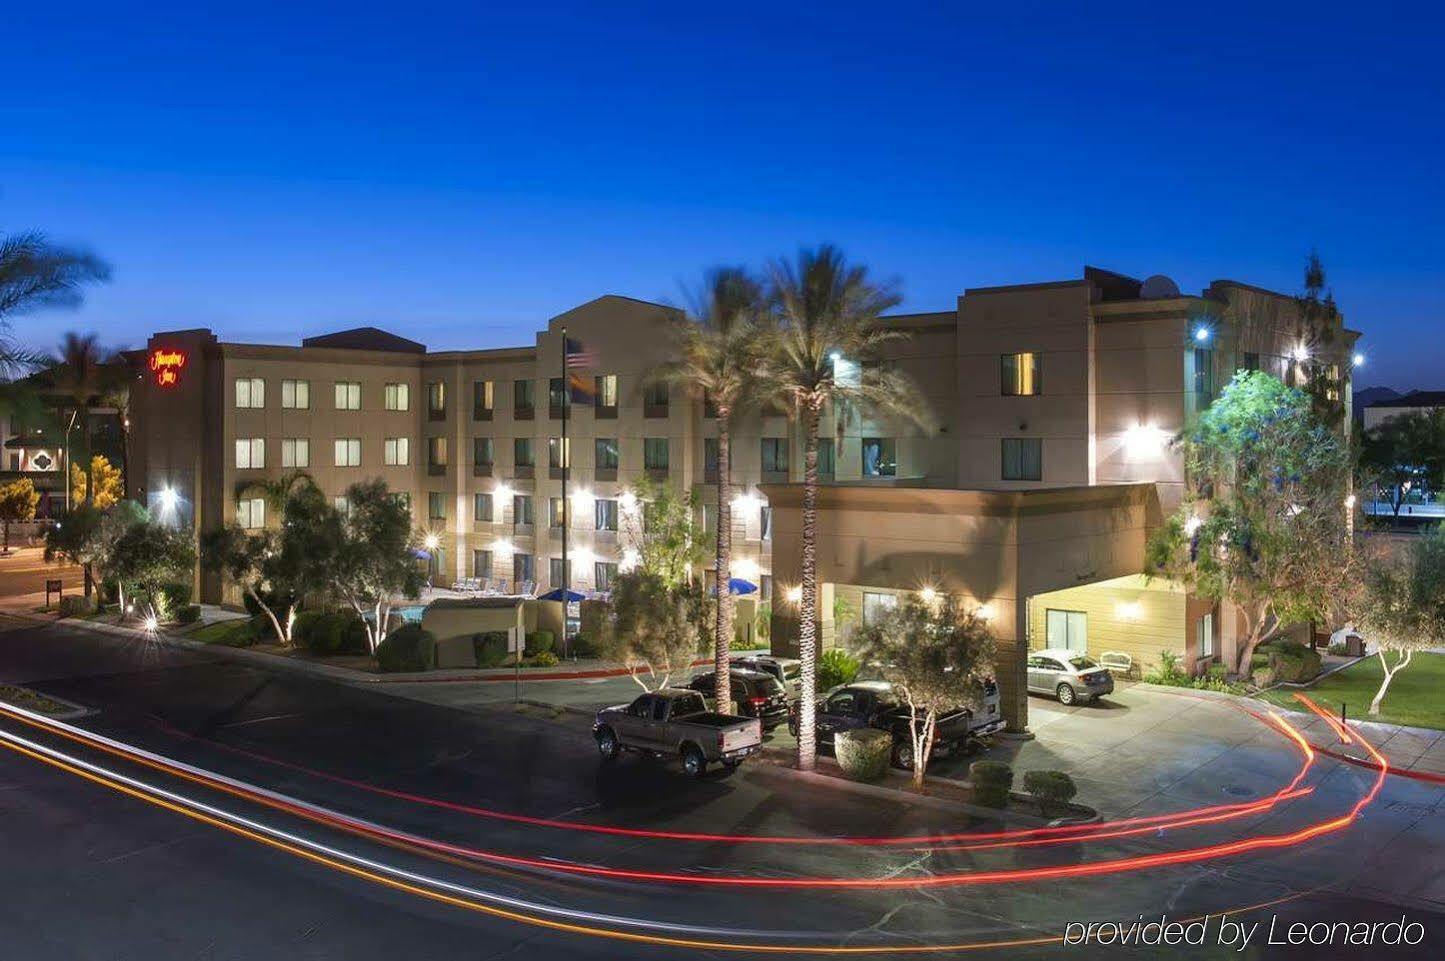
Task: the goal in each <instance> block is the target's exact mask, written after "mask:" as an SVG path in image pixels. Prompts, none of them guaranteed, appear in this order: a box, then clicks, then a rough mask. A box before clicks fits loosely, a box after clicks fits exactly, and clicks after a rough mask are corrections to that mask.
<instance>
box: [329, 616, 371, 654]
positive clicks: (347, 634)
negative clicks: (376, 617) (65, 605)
mask: <svg viewBox="0 0 1445 961" xmlns="http://www.w3.org/2000/svg"><path fill="white" fill-rule="evenodd" d="M340 617H341V646H340V647H339V648H337V653H338V654H369V653H371V648H370V646H369V645H370V643H371V642H370V641H369V640H367V637H366V622H365V621H363V620H362V619H361V615H360V614H358V613H356V612H355V611H342V612H341V614H340Z"/></svg>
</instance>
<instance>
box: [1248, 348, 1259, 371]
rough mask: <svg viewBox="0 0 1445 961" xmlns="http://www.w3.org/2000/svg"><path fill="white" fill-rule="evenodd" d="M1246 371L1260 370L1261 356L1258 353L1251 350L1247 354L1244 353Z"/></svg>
mask: <svg viewBox="0 0 1445 961" xmlns="http://www.w3.org/2000/svg"><path fill="white" fill-rule="evenodd" d="M1244 369H1245V370H1259V354H1257V353H1255V352H1253V351H1249V350H1247V351H1245V352H1244Z"/></svg>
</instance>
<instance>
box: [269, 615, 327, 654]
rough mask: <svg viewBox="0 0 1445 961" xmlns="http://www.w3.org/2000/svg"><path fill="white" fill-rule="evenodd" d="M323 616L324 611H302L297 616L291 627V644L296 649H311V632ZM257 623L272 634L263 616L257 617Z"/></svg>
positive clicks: (271, 629)
mask: <svg viewBox="0 0 1445 961" xmlns="http://www.w3.org/2000/svg"><path fill="white" fill-rule="evenodd" d="M324 616H325V612H324V611H302V612H301V613H300V614H297V615H296V620H295V622H294V623H293V624H292V625H291V640H292V642H294V643H295V644H296V645H297V646H298V647H305V648H308V649H309V648H310V647H311V632H312V631H313V630H314V629H315V627H316V625H317V623H319V622H320V620H321V618H323V617H324ZM253 620H255V618H253ZM259 622H260V623H261V624H263V625H265V629H266V630H269V631H272V632H273V633H274V629H273V628H272V627H271V621H270V619H269V618H267V617H266V615H265V614H261V615H259Z"/></svg>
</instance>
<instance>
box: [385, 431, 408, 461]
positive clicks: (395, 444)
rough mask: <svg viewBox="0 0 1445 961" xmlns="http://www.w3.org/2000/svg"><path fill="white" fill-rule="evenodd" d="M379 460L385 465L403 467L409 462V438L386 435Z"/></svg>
mask: <svg viewBox="0 0 1445 961" xmlns="http://www.w3.org/2000/svg"><path fill="white" fill-rule="evenodd" d="M381 462H382V463H383V464H385V465H386V466H387V467H405V466H407V465H408V464H410V463H411V438H410V437H388V438H387V439H386V449H385V452H384V454H383V456H382V460H381Z"/></svg>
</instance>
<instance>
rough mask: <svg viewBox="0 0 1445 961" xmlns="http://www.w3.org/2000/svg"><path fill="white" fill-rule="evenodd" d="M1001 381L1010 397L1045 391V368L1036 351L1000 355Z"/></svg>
mask: <svg viewBox="0 0 1445 961" xmlns="http://www.w3.org/2000/svg"><path fill="white" fill-rule="evenodd" d="M999 381H1000V384H1001V385H1002V388H1003V390H1002V392H1003V394H1004V395H1005V396H1008V397H1024V396H1028V395H1031V394H1039V393H1042V392H1043V386H1044V380H1043V368H1042V364H1041V363H1040V360H1039V355H1038V354H1035V353H1023V354H1003V355H1001V356H1000V357H999Z"/></svg>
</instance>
